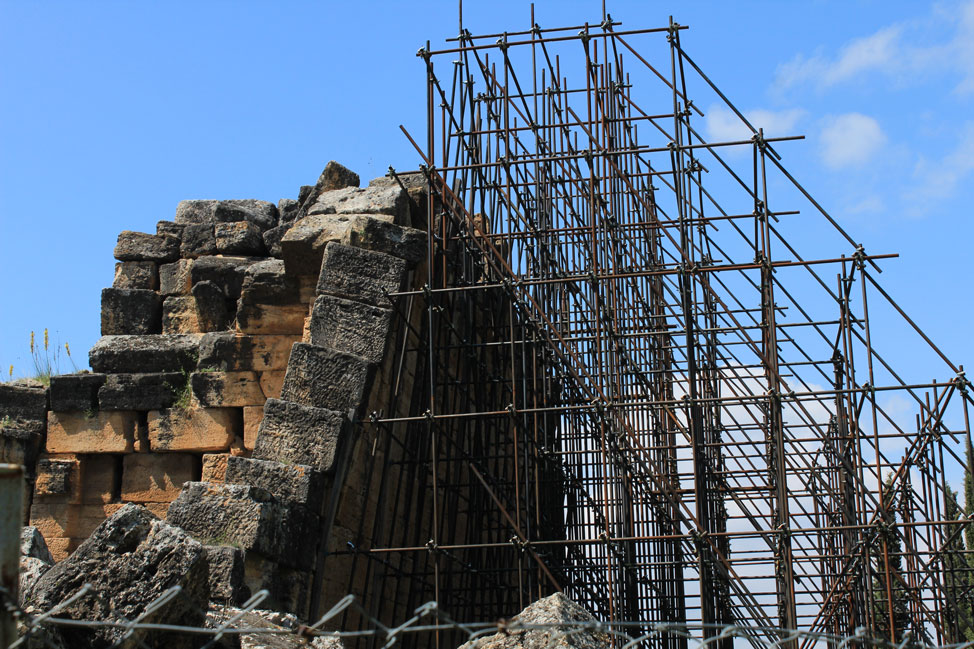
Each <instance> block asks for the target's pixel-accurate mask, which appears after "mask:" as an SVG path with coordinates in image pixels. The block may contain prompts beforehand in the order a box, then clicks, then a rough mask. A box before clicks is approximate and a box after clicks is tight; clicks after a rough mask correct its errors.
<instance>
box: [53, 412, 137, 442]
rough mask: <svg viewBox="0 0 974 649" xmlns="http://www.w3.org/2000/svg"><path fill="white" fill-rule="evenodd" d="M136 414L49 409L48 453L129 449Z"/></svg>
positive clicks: (134, 435) (132, 439)
mask: <svg viewBox="0 0 974 649" xmlns="http://www.w3.org/2000/svg"><path fill="white" fill-rule="evenodd" d="M137 426H138V416H137V414H136V413H134V412H127V411H121V410H118V411H113V412H102V411H99V412H96V413H93V414H91V415H90V416H89V415H86V414H85V413H81V412H59V413H55V412H51V413H48V416H47V444H46V448H47V452H48V453H131V452H132V449H133V445H134V443H135V437H136V434H137V433H136V428H137Z"/></svg>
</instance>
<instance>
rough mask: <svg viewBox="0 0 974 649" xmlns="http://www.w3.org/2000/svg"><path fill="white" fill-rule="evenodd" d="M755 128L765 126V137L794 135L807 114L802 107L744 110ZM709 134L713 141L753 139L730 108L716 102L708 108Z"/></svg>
mask: <svg viewBox="0 0 974 649" xmlns="http://www.w3.org/2000/svg"><path fill="white" fill-rule="evenodd" d="M744 116H745V117H746V118H747V121H749V122H750V123H751V124H752V125H753V126H754V128H763V129H764V135H765V137H777V136H782V135H794V134H795V126H796V125H797V124H798V122H799V121H800V120H801V119H802V117H804V116H805V111H804V110H802V109H801V108H791V109H788V110H781V111H773V110H765V109H761V108H756V109H754V110H747V111H744ZM706 120H707V136H708V137H709V138H710V141H711V142H729V141H736V140H749V139H751V131H750V130H749V129H748V128H747V126H745V125H744V122H742V121H741V120H740V118H738V117H737V115H735V114H734V113H733V111H731V110H730V109H729V108H724V107H723V106H720V105H718V104H714V105H713V106H711V107H710V108H709V109H708V110H707V117H706Z"/></svg>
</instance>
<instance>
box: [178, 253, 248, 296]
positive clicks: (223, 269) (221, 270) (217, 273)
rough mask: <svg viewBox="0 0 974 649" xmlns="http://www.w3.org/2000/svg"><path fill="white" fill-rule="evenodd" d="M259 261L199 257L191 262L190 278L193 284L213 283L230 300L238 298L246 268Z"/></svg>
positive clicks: (240, 258)
mask: <svg viewBox="0 0 974 649" xmlns="http://www.w3.org/2000/svg"><path fill="white" fill-rule="evenodd" d="M258 261H261V260H260V259H256V258H253V257H200V258H199V259H197V260H196V261H194V262H193V267H192V269H191V270H190V276H191V278H192V281H193V284H194V285H195V284H197V283H198V282H203V281H208V282H213V283H214V284H215V285H216V286H218V287H220V289H222V290H223V293H224V294H225V295H226V296H227V297H228V298H230V299H232V300H236V299H237V298H239V297H240V289H241V287H242V286H243V282H244V278H245V277H246V275H247V268H248V267H249V266H251V265H252V264H255V263H257V262H258Z"/></svg>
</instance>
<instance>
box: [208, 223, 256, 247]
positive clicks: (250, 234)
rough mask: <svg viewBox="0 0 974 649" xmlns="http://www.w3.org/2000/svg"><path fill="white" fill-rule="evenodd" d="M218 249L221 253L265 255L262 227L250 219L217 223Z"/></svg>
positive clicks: (214, 227)
mask: <svg viewBox="0 0 974 649" xmlns="http://www.w3.org/2000/svg"><path fill="white" fill-rule="evenodd" d="M213 236H214V237H216V251H217V252H218V253H220V254H221V255H263V254H265V250H264V239H263V237H262V236H261V231H260V229H259V228H258V227H257V226H256V225H254V224H253V223H251V222H249V221H237V222H236V223H217V224H216V225H215V226H213Z"/></svg>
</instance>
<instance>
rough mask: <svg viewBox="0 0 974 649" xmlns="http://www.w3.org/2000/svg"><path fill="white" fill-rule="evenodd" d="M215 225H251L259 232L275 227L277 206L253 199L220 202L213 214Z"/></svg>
mask: <svg viewBox="0 0 974 649" xmlns="http://www.w3.org/2000/svg"><path fill="white" fill-rule="evenodd" d="M213 217H214V219H215V222H216V223H236V222H240V221H246V222H248V223H253V224H254V225H255V226H257V227H258V228H259V229H260V231H261V232H263V231H265V230H269V229H270V228H273V227H274V226H276V225H277V221H278V219H277V206H276V205H274V203H269V202H267V201H261V200H256V199H253V198H245V199H234V200H228V201H220V202H219V203H217V206H216V209H215V210H214V212H213Z"/></svg>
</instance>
